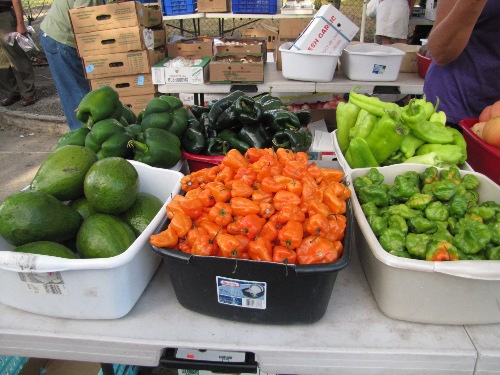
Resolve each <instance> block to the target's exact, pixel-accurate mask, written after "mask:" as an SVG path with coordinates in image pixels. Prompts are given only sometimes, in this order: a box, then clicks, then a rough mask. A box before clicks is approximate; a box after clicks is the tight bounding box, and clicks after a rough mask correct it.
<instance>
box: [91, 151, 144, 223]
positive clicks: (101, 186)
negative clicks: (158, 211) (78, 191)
mask: <svg viewBox="0 0 500 375" xmlns="http://www.w3.org/2000/svg"><path fill="white" fill-rule="evenodd" d="M83 185H84V186H83V190H84V193H85V197H86V198H87V200H88V201H89V203H90V205H91V206H92V207H93V208H94V209H95V210H96V211H97V212H100V213H104V214H114V215H118V214H120V213H122V212H125V211H126V210H128V209H129V208H130V207H132V205H133V204H134V202H135V200H136V199H137V196H138V195H139V174H138V173H137V171H136V169H135V168H134V166H133V165H132V164H131V163H130V162H129V161H128V160H126V159H124V158H121V157H117V156H113V157H108V158H104V159H100V160H98V161H97V162H95V163H94V164H93V165H92V166H91V167H90V169H89V171H88V172H87V175H86V176H85V180H84V184H83Z"/></svg>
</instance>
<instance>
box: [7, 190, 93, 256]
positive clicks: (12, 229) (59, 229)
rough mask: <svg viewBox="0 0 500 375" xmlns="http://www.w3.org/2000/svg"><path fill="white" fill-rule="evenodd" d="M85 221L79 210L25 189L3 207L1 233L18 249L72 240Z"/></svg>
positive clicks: (10, 198)
mask: <svg viewBox="0 0 500 375" xmlns="http://www.w3.org/2000/svg"><path fill="white" fill-rule="evenodd" d="M82 222H83V218H82V216H81V215H80V214H79V213H78V211H76V210H75V209H74V208H71V207H69V206H67V205H66V204H64V203H63V202H61V201H60V200H58V199H57V198H55V197H54V196H52V195H50V194H48V193H45V192H43V191H36V190H23V191H20V192H17V193H14V194H11V195H9V196H8V197H7V198H6V199H5V200H4V201H3V203H2V204H1V205H0V234H1V235H2V236H3V237H4V238H5V240H6V241H7V242H8V243H10V244H13V245H15V246H20V245H24V244H27V243H30V242H35V241H53V242H63V241H66V240H69V239H71V238H73V237H75V236H76V234H77V233H78V229H79V228H80V225H81V224H82Z"/></svg>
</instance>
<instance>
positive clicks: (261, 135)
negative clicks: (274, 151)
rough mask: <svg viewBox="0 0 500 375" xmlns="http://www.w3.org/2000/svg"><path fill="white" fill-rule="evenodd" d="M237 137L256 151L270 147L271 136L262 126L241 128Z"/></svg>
mask: <svg viewBox="0 0 500 375" xmlns="http://www.w3.org/2000/svg"><path fill="white" fill-rule="evenodd" d="M237 137H238V139H240V140H242V141H243V142H245V143H247V144H248V145H249V146H250V147H254V148H258V149H263V148H269V147H272V138H273V135H272V134H271V133H270V132H268V131H267V130H266V129H265V128H264V126H263V125H262V124H258V125H245V126H243V127H242V128H241V129H240V131H239V132H238V135H237Z"/></svg>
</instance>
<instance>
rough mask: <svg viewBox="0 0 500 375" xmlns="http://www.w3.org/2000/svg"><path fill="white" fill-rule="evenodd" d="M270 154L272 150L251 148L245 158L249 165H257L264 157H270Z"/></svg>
mask: <svg viewBox="0 0 500 375" xmlns="http://www.w3.org/2000/svg"><path fill="white" fill-rule="evenodd" d="M269 152H272V149H269V148H255V147H251V148H249V149H248V150H247V151H246V152H245V155H244V157H245V159H247V161H248V162H249V163H255V162H256V161H257V160H259V159H260V158H261V157H262V156H264V155H268V154H269Z"/></svg>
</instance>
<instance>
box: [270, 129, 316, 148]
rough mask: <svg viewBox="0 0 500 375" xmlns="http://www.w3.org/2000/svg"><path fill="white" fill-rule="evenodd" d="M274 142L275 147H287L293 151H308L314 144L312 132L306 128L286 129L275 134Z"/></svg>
mask: <svg viewBox="0 0 500 375" xmlns="http://www.w3.org/2000/svg"><path fill="white" fill-rule="evenodd" d="M272 144H273V147H274V148H287V149H290V150H292V151H293V152H307V150H309V147H311V144H312V134H311V132H310V131H309V130H308V129H307V128H306V127H302V128H300V129H294V130H292V129H285V130H282V131H277V132H276V133H275V134H274V137H273V140H272Z"/></svg>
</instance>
